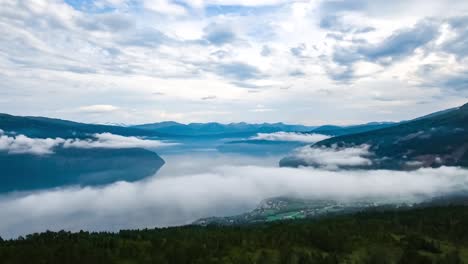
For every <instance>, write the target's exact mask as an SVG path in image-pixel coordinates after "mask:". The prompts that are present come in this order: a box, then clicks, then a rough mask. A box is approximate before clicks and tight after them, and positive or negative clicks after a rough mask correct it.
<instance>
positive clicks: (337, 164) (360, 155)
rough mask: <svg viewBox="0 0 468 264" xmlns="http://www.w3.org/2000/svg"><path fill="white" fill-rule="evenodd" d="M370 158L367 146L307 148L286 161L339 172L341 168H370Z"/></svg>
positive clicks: (298, 150) (298, 151)
mask: <svg viewBox="0 0 468 264" xmlns="http://www.w3.org/2000/svg"><path fill="white" fill-rule="evenodd" d="M370 156H372V153H370V152H369V146H367V145H362V146H359V147H352V148H338V147H336V146H332V147H330V148H327V147H311V146H305V147H301V148H298V149H296V150H295V151H294V153H293V154H292V156H290V157H288V158H286V159H288V160H289V161H290V162H295V163H297V164H299V165H306V166H313V167H317V168H321V169H327V170H337V169H339V168H348V167H366V166H370V165H372V161H371V160H370V159H369V157H370Z"/></svg>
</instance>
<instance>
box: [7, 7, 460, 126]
mask: <svg viewBox="0 0 468 264" xmlns="http://www.w3.org/2000/svg"><path fill="white" fill-rule="evenodd" d="M0 83H1V86H0V112H6V113H11V114H18V115H42V116H50V117H60V118H66V119H72V120H77V121H85V122H118V123H127V124H135V123H144V122H156V121H163V120H176V121H180V122H206V121H220V122H225V123H226V122H237V121H247V122H264V121H266V122H276V121H283V122H288V123H304V124H310V125H318V124H324V123H335V124H351V123H361V122H367V121H386V120H402V119H409V118H413V117H416V116H419V115H423V114H427V113H430V112H433V111H437V110H441V109H445V108H450V107H454V106H458V105H461V104H463V103H465V102H466V101H468V100H467V98H468V1H465V0H394V1H387V0H352V1H351V0H350V1H345V0H310V1H305V0H289V1H286V0H255V1H253V0H251V1H249V0H95V1H92V0H0Z"/></svg>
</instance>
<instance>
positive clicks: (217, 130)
mask: <svg viewBox="0 0 468 264" xmlns="http://www.w3.org/2000/svg"><path fill="white" fill-rule="evenodd" d="M133 128H137V129H143V130H148V131H154V132H159V133H163V134H170V135H173V136H219V137H245V136H252V135H255V134H257V133H273V132H279V131H285V132H307V131H310V130H312V129H314V128H315V127H311V126H303V125H288V124H283V123H263V124H248V123H244V122H241V123H230V124H220V123H216V122H211V123H190V124H181V123H177V122H162V123H154V124H144V125H137V126H133Z"/></svg>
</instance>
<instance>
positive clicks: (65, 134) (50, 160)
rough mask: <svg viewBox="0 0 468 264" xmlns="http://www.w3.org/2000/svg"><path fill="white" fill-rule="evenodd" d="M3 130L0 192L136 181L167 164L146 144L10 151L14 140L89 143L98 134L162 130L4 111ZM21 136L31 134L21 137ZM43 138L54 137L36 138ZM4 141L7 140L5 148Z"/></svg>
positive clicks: (1, 117) (39, 144) (30, 143)
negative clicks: (82, 141)
mask: <svg viewBox="0 0 468 264" xmlns="http://www.w3.org/2000/svg"><path fill="white" fill-rule="evenodd" d="M0 129H1V130H2V131H4V133H5V135H4V136H2V133H0V136H2V137H1V138H0V139H2V140H1V141H0V168H1V171H0V182H1V184H0V193H5V192H12V191H30V190H37V189H45V188H54V187H63V186H69V185H101V184H108V183H113V182H116V181H136V180H140V179H143V178H145V177H147V176H151V175H154V174H155V173H156V171H158V170H159V169H160V168H161V167H162V166H163V165H164V160H163V159H162V158H161V157H159V156H158V154H156V153H154V152H152V151H149V150H146V149H142V148H121V149H109V148H92V149H90V148H66V147H63V146H61V145H60V144H57V145H55V147H53V148H51V151H46V152H45V153H39V154H38V153H34V152H33V153H24V152H23V153H11V152H9V150H8V145H9V144H11V143H12V142H13V140H17V147H18V146H20V147H21V146H22V145H24V147H26V146H29V147H30V148H31V149H33V148H34V147H47V144H53V142H55V141H56V140H53V138H57V137H60V138H65V139H67V138H73V139H75V138H80V139H82V140H88V141H84V142H90V141H91V140H94V139H91V138H90V136H91V135H92V134H96V133H112V134H116V135H122V136H141V135H145V136H150V135H155V134H157V133H155V132H151V131H144V130H140V129H136V128H125V127H117V126H105V125H92V124H83V123H77V122H71V121H66V120H60V119H51V118H44V117H18V116H12V115H7V114H0ZM0 132H1V131H0ZM18 135H25V136H27V137H29V138H18V137H17V136H18ZM39 138H49V139H48V140H43V141H35V140H36V139H39ZM35 142H36V143H35ZM51 142H52V143H51ZM2 143H3V144H6V145H4V146H3V148H2V145H1V144H2ZM2 149H3V150H2Z"/></svg>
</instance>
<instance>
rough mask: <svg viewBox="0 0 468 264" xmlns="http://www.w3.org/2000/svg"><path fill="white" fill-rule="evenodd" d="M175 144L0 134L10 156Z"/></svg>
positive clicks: (101, 136)
mask: <svg viewBox="0 0 468 264" xmlns="http://www.w3.org/2000/svg"><path fill="white" fill-rule="evenodd" d="M176 144H177V143H169V142H164V141H160V140H153V139H141V138H138V137H124V136H119V135H114V134H111V133H101V134H94V135H93V136H92V138H90V139H66V140H65V139H63V138H55V139H52V138H47V139H42V138H29V137H27V136H25V135H18V136H11V137H10V136H8V135H3V134H2V133H0V151H5V152H7V153H10V154H34V155H45V154H53V153H54V148H56V147H64V148H85V149H89V148H110V149H123V148H146V149H155V148H160V147H166V146H173V145H176Z"/></svg>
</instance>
